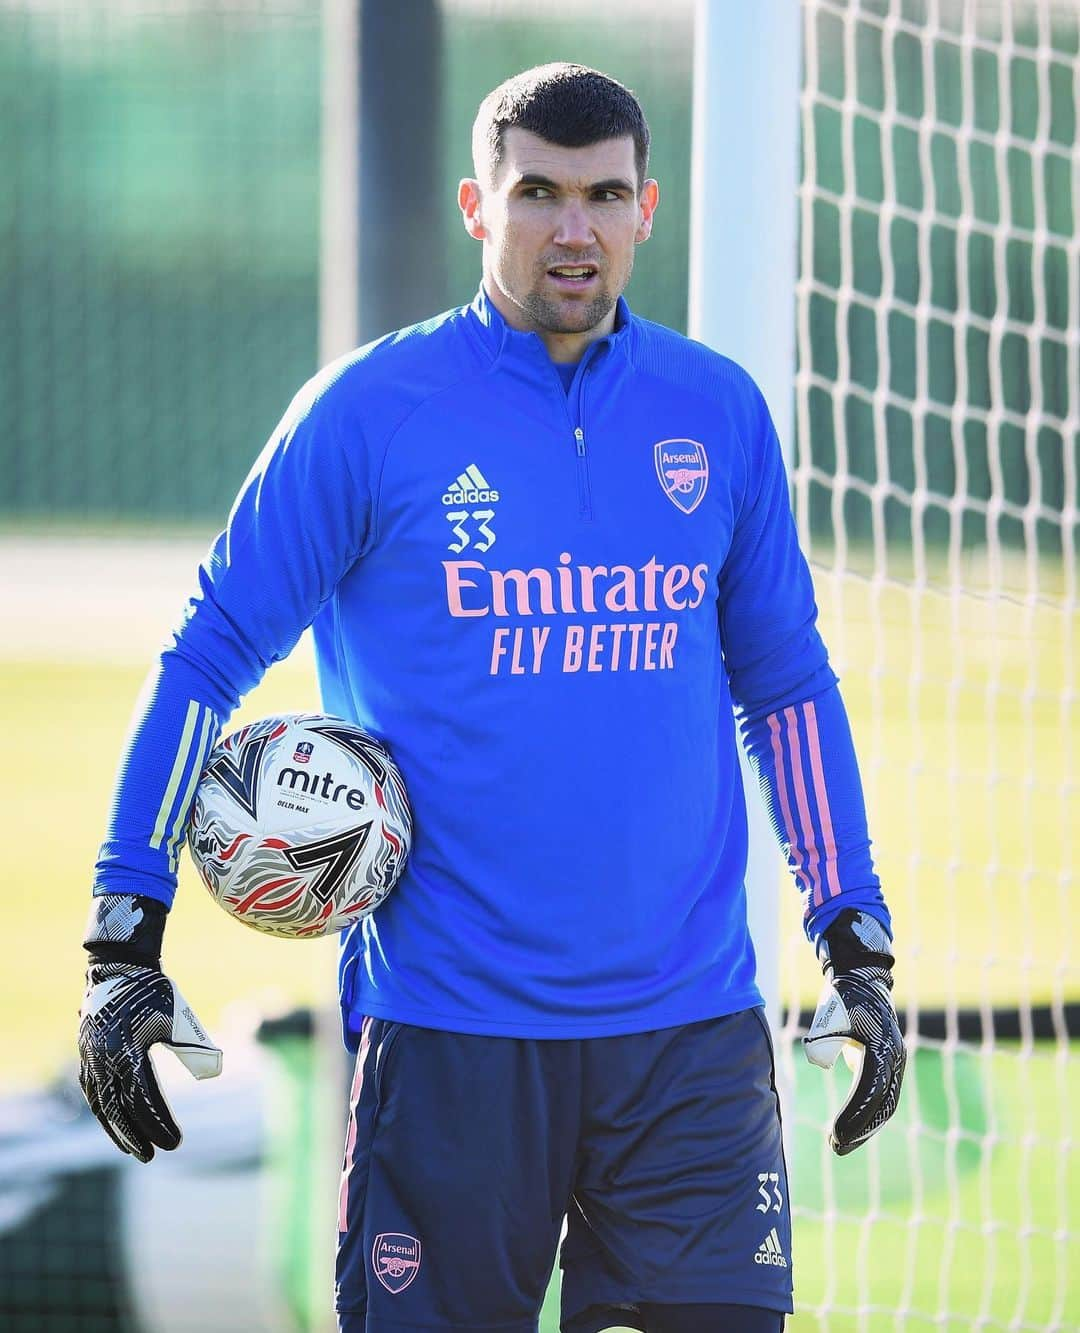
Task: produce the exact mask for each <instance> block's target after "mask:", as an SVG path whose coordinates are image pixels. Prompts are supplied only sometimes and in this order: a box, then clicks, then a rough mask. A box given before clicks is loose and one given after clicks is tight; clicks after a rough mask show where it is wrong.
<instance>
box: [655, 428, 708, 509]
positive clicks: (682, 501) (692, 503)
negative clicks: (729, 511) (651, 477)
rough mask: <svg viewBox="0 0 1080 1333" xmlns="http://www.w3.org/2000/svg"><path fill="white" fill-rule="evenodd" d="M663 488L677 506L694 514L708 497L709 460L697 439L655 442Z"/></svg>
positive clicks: (657, 468) (657, 463)
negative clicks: (706, 496) (706, 494)
mask: <svg viewBox="0 0 1080 1333" xmlns="http://www.w3.org/2000/svg"><path fill="white" fill-rule="evenodd" d="M653 457H654V458H655V460H656V475H657V477H658V478H659V479H660V487H661V489H662V490H663V492H664V494H665V495H666V496H667V498H668V499H669V500H670V501H671V503H672V504H673V505H675V506H676V508H678V509H681V510H682V511H683V513H684V514H692V513H693V512H694V510H695V509H696V508H697V507H698V505H699V504H701V502H702V500H703V499H704V498H705V491H706V489H707V488H708V485H709V459H708V455H707V454H706V453H705V446H704V445H703V444H699V443H698V442H697V440H661V441H660V443H659V444H654V445H653Z"/></svg>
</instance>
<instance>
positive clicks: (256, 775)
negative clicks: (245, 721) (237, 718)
mask: <svg viewBox="0 0 1080 1333" xmlns="http://www.w3.org/2000/svg"><path fill="white" fill-rule="evenodd" d="M411 839H412V815H411V813H410V810H409V802H408V796H407V794H406V791H405V783H404V781H403V780H402V777H401V774H400V772H399V771H398V769H397V767H396V766H395V764H394V761H393V760H392V759H391V757H390V755H389V753H388V751H387V749H386V747H385V746H384V745H383V744H382V743H381V742H380V741H378V740H376V739H375V737H374V736H372V735H370V734H369V733H368V732H366V731H365V730H364V729H363V728H362V727H359V726H357V725H356V724H355V723H353V722H345V721H343V720H342V719H341V718H336V717H328V716H325V715H323V714H320V713H295V714H285V715H281V716H278V717H268V718H264V719H263V720H262V721H261V722H255V723H252V724H251V725H250V726H247V727H243V728H242V729H241V730H239V731H235V732H233V733H232V734H231V735H229V736H226V737H225V738H224V739H223V740H221V741H219V742H218V744H217V745H216V746H215V748H214V749H213V750H212V751H211V753H210V757H209V759H208V760H207V763H206V767H205V768H204V770H203V773H202V776H201V777H200V779H199V784H198V787H197V789H196V793H195V802H194V804H193V806H192V811H191V820H190V823H189V825H188V831H187V843H188V848H189V850H190V852H191V856H192V859H193V860H194V862H195V865H196V866H197V868H198V871H199V874H200V876H201V877H202V881H203V883H204V884H205V885H206V887H207V888H208V889H209V890H210V893H211V895H212V896H213V897H214V899H215V901H217V902H218V903H220V904H221V906H222V907H223V908H224V909H225V911H226V912H228V913H229V914H230V915H231V916H234V917H236V919H237V920H238V921H242V922H243V923H244V924H245V925H246V926H251V927H253V929H255V930H260V931H263V932H264V933H266V934H269V935H278V936H281V937H284V938H287V939H313V938H317V937H319V936H322V935H329V934H333V933H334V932H336V931H340V930H344V929H345V928H346V927H347V926H350V925H351V924H352V923H353V922H354V921H356V920H358V919H359V918H361V917H364V916H366V915H367V914H368V913H369V912H373V911H374V910H375V908H376V907H378V905H379V904H380V903H381V902H382V901H383V899H384V898H385V897H386V895H387V894H388V893H389V892H390V890H391V889H392V888H393V887H394V885H395V884H396V883H397V881H398V879H399V877H400V875H401V872H402V870H403V869H404V866H405V861H406V859H407V857H408V854H409V847H410V844H411Z"/></svg>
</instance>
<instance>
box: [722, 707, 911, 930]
mask: <svg viewBox="0 0 1080 1333" xmlns="http://www.w3.org/2000/svg"><path fill="white" fill-rule="evenodd" d="M742 732H743V743H744V744H745V745H746V748H747V752H748V753H749V755H750V759H751V762H752V764H753V765H754V768H755V770H756V772H757V774H758V779H759V782H760V785H761V790H762V792H763V794H764V797H765V800H766V804H767V806H768V809H769V814H770V817H771V820H772V824H773V828H774V830H775V832H776V835H777V838H778V840H779V842H780V844H781V846H782V848H783V849H784V853H785V855H786V856H787V859H788V864H789V865H790V866H791V869H792V871H793V873H794V875H795V880H796V882H797V884H798V886H799V889H800V891H801V892H802V895H803V901H804V905H805V915H804V926H805V929H806V933H807V935H808V936H809V937H810V939H812V940H816V939H817V938H818V937H819V936H820V935H821V933H822V931H824V930H825V929H826V928H827V927H828V926H829V925H830V924H831V923H832V922H833V921H834V920H835V919H836V918H837V916H839V914H840V913H841V912H842V911H844V910H845V909H847V908H856V909H858V910H860V911H864V912H868V913H869V914H870V915H871V916H873V917H875V918H876V919H877V920H878V921H880V922H881V923H882V925H884V926H885V927H886V929H888V930H889V931H890V933H891V930H892V925H891V921H890V918H889V911H888V908H887V907H886V905H885V899H884V897H883V895H882V892H881V883H880V880H879V879H878V876H877V874H876V873H875V871H874V864H873V860H872V858H871V855H870V837H869V833H868V831H867V819H866V806H865V802H864V799H863V790H862V782H861V780H860V777H859V767H858V761H857V760H856V757H855V746H854V743H853V741H852V737H851V728H850V725H849V723H848V718H847V712H846V710H845V708H844V703H843V699H842V698H841V696H840V691H839V688H838V687H837V686H835V685H833V686H832V687H831V688H830V689H827V690H825V691H824V692H822V693H820V694H817V695H816V696H815V697H813V698H810V699H805V700H800V701H798V702H793V703H789V704H787V705H786V706H784V707H782V708H777V709H775V710H774V711H771V712H766V711H764V710H762V711H760V712H758V713H756V714H754V715H751V716H749V717H744V719H743V722H742Z"/></svg>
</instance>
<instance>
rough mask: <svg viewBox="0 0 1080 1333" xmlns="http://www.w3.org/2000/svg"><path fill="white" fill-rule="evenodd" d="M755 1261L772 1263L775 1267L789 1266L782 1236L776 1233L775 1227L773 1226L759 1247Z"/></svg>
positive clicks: (757, 1262)
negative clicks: (781, 1240)
mask: <svg viewBox="0 0 1080 1333" xmlns="http://www.w3.org/2000/svg"><path fill="white" fill-rule="evenodd" d="M754 1263H756V1264H770V1265H772V1266H773V1267H774V1268H786V1267H787V1266H788V1262H787V1260H786V1259H785V1258H784V1251H783V1247H782V1246H781V1244H780V1237H779V1236H778V1235H777V1234H776V1228H775V1227H773V1229H772V1230H771V1231H770V1232H769V1234H768V1235H767V1236H766V1237H765V1239H764V1240H763V1241H762V1242H761V1244H760V1245H759V1246H758V1247H757V1253H756V1254H755V1255H754Z"/></svg>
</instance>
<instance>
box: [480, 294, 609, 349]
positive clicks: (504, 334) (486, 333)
mask: <svg viewBox="0 0 1080 1333" xmlns="http://www.w3.org/2000/svg"><path fill="white" fill-rule="evenodd" d="M468 320H469V324H470V326H471V328H472V330H473V332H474V334H475V336H476V337H477V338H478V339H479V340H480V342H481V344H482V345H483V347H484V349H485V350H486V351H487V353H488V355H489V356H490V357H491V359H492V361H493V362H495V361H501V360H505V359H509V360H510V361H512V362H518V363H521V362H527V363H531V364H533V365H543V366H545V367H546V366H548V365H549V364H550V362H551V358H550V356H549V355H548V350H547V348H546V347H545V346H544V344H543V341H542V340H541V338H540V335H539V334H537V333H523V332H521V331H520V330H519V329H512V328H511V327H510V325H509V324H507V322H506V320H505V319H503V317H502V315H501V314H500V313H499V311H498V310H497V309H496V307H495V305H494V303H493V302H492V300H491V298H490V297H489V296H488V294H487V292H486V291H485V289H484V285H483V283H481V285H480V288H479V290H478V291H477V293H476V296H475V298H474V299H473V302H472V304H471V305H470V306H469V309H468ZM633 322H634V316H633V314H632V313H631V310H630V307H629V306H628V305H627V304H626V301H625V300H624V299H623V298H622V297H621V296H620V297H619V299H618V301H617V302H616V305H615V328H614V329H613V330H612V332H611V333H609V334H608V335H607V336H606V337H604V338H599V339H597V341H596V342H594V343H590V344H589V346H588V347H587V348H586V349H585V353H584V355H583V356H582V358H581V359H582V362H586V361H591V360H593V359H594V358H596V357H599V356H601V355H606V354H607V353H608V352H621V353H622V354H623V355H625V356H629V348H630V330H631V327H632V325H633Z"/></svg>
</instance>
